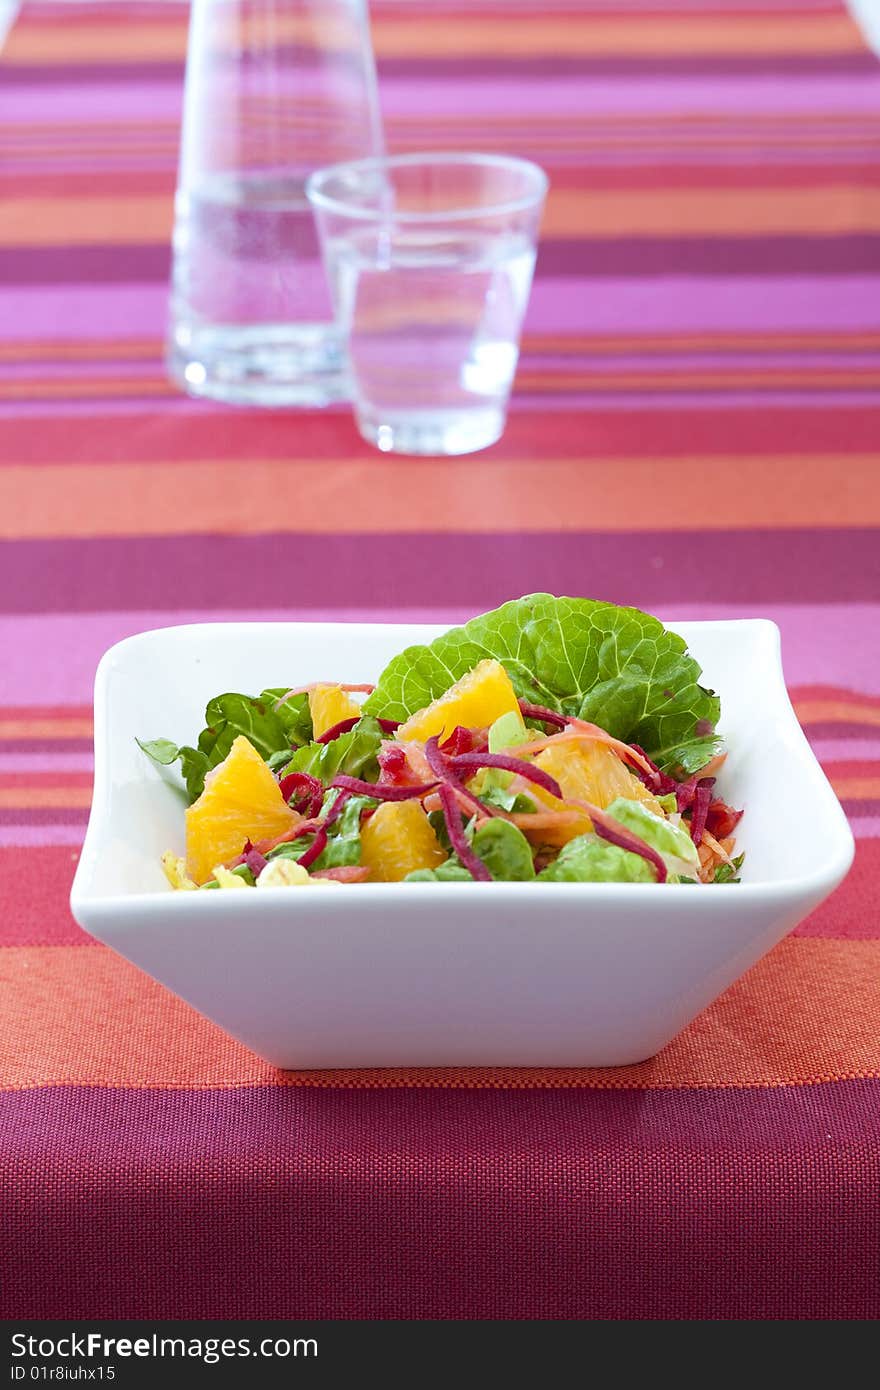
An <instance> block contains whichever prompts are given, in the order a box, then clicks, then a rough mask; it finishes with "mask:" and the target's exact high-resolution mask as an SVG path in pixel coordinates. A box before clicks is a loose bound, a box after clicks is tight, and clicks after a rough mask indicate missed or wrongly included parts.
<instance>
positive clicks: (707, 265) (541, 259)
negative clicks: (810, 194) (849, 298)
mask: <svg viewBox="0 0 880 1390" xmlns="http://www.w3.org/2000/svg"><path fill="white" fill-rule="evenodd" d="M170 261H171V255H170V248H169V247H168V245H167V244H166V243H165V242H154V243H145V244H143V245H134V244H131V245H128V244H127V245H118V246H117V245H111V244H109V243H108V244H107V245H94V246H74V247H66V246H39V247H7V248H4V249H2V250H0V283H7V284H12V285H24V284H43V285H49V284H53V285H54V284H60V283H76V282H83V281H90V280H93V281H96V282H98V283H103V284H112V283H117V282H130V281H132V280H137V281H140V282H141V283H149V282H151V281H156V280H160V281H162V282H163V283H164V282H165V281H167V279H168V274H169V270H170ZM866 272H867V273H871V274H877V273H880V236H875V235H869V234H853V235H847V236H821V237H820V236H797V235H791V236H766V237H765V236H759V237H752V236H741V237H652V236H645V237H639V236H626V237H614V238H603V237H596V238H585V239H583V240H570V241H567V240H559V241H555V240H554V241H549V240H548V241H544V242H543V244H542V246H541V249H540V253H539V256H538V267H537V275H538V277H539V280H540V278H541V277H544V278H558V277H575V276H584V277H595V276H618V275H633V276H639V277H642V276H646V275H666V274H673V275H675V274H687V275H689V276H697V275H714V276H720V277H722V278H726V277H728V276H734V275H785V274H787V275H805V274H824V275H829V274H834V275H856V274H862V273H866Z"/></svg>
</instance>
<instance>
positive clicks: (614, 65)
mask: <svg viewBox="0 0 880 1390" xmlns="http://www.w3.org/2000/svg"><path fill="white" fill-rule="evenodd" d="M301 54H302V58H303V59H307V58H308V57H309V56H310V54H313V50H309V49H304V50H301ZM183 68H184V65H183V59H182V58H181V59H179V60H175V59H167V60H160V59H157V60H155V61H146V62H142V63H118V64H116V65H113V64H109V63H100V62H91V63H76V64H72V63H65V64H64V65H63V66H61V68H60V71H59V67H58V66H56V65H54V64H40V63H21V64H14V65H13V64H10V65H9V66H8V67H7V68H6V69H5V71H4V79H3V80H4V84H5V85H6V86H7V87H16V88H19V89H20V88H22V87H33V86H44V87H49V88H51V87H52V86H53V85H54V84H55V83H57V82H58V80H59V78H60V79H61V80H62V81H63V82H64V84H65V85H66V86H69V87H76V86H80V85H82V86H96V85H101V86H109V85H119V86H123V87H126V86H128V85H129V84H130V83H138V84H146V83H150V84H160V85H161V84H171V83H175V82H182V80H183ZM378 68H379V80H380V82H381V83H383V84H386V85H387V84H389V83H392V82H397V81H400V80H403V81H411V80H412V79H413V78H415V77H419V78H422V79H424V80H425V81H438V80H443V81H446V82H452V83H455V84H456V85H457V84H458V83H460V82H461V81H469V82H476V81H480V82H484V81H487V80H489V79H493V80H495V79H501V80H505V79H507V80H511V79H513V80H516V79H524V78H528V79H530V80H535V79H537V80H543V81H548V80H550V81H556V80H558V79H559V78H561V77H565V78H572V77H600V78H606V79H607V78H634V77H650V78H663V79H667V80H668V79H670V78H674V77H693V76H695V75H697V76H705V77H709V76H711V75H713V74H715V75H717V76H718V77H752V76H761V75H763V74H768V73H772V74H774V75H775V76H778V77H782V76H785V77H810V76H814V77H838V76H844V75H855V74H866V75H873V74H874V72H875V69H876V60H875V59H874V57H873V55H872V54H871V53H870V52H868V51H867V50H865V52H863V53H797V54H791V55H789V54H784V53H766V54H765V53H733V54H729V55H725V54H711V55H703V54H699V55H694V54H681V53H674V54H669V55H664V56H663V57H661V58H652V57H648V56H645V55H639V56H631V57H630V56H627V55H626V54H613V55H609V56H607V57H590V56H589V55H580V54H576V55H568V54H565V53H558V54H553V55H544V54H539V55H536V56H529V55H525V56H521V55H517V54H509V55H501V56H496V55H493V54H491V53H486V54H483V55H482V56H480V57H471V56H463V57H462V56H457V57H448V58H433V57H430V56H423V55H421V54H418V53H414V54H412V55H407V56H406V57H405V58H380V60H379V63H378Z"/></svg>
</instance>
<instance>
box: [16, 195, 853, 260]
mask: <svg viewBox="0 0 880 1390" xmlns="http://www.w3.org/2000/svg"><path fill="white" fill-rule="evenodd" d="M171 221H172V204H171V198H170V197H168V196H166V195H165V194H162V195H152V196H143V197H130V198H129V197H122V198H120V197H94V198H70V197H64V196H59V197H58V198H48V197H42V198H17V199H9V200H8V201H7V203H6V206H5V209H4V216H3V222H2V226H0V245H3V246H17V245H31V246H55V245H66V246H67V245H84V244H102V243H104V242H107V241H112V242H113V243H114V244H125V243H132V242H136V243H142V242H145V241H167V240H168V238H169V237H170V235H171ZM878 229H880V188H865V187H856V186H852V187H851V186H849V185H847V184H839V185H828V186H824V187H820V188H776V189H772V188H760V189H748V188H711V187H701V188H696V189H693V188H684V189H682V188H675V189H672V188H662V189H651V190H642V189H632V190H623V191H617V190H614V191H607V190H603V191H595V190H594V191H589V192H588V191H582V190H578V189H568V188H559V189H556V190H555V191H551V194H550V196H549V198H548V201H547V210H546V213H545V216H544V222H543V225H542V234H543V235H544V236H545V237H571V236H577V237H586V238H590V237H607V236H639V235H641V236H644V235H651V236H667V235H681V234H687V235H689V236H697V235H700V234H708V233H729V234H734V235H736V234H742V235H771V234H774V233H784V232H798V233H799V234H800V235H806V234H808V233H816V234H823V235H833V234H835V233H840V232H859V231H866V232H872V231H877V230H878Z"/></svg>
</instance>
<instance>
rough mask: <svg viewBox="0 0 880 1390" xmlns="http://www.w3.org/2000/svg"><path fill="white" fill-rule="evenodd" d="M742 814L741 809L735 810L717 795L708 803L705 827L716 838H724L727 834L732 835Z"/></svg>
mask: <svg viewBox="0 0 880 1390" xmlns="http://www.w3.org/2000/svg"><path fill="white" fill-rule="evenodd" d="M742 815H743V813H742V811H735V810H734V809H733V807H732V806H728V804H727V802H726V801H722V800H721V798H720V797H717V798H716V799H715V801H713V802H711V803H710V805H709V811H708V813H707V816H706V829H707V830H708V832H709V834H710V835H713V836H714V837H715V839H716V840H726V839H727V837H728V835H732V834H733V832H734V830H735V829H736V827H737V826H738V825H739V823H740V821H741V820H742Z"/></svg>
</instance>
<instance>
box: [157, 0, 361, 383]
mask: <svg viewBox="0 0 880 1390" xmlns="http://www.w3.org/2000/svg"><path fill="white" fill-rule="evenodd" d="M381 152H382V135H381V123H380V117H379V108H378V100H377V92H376V74H375V65H374V60H373V51H372V45H371V42H370V31H369V17H368V13H367V5H366V0H193V3H192V13H191V19H190V31H189V45H188V49H187V64H186V86H185V93H184V110H183V132H182V139H181V153H180V169H179V175H178V186H177V197H176V200H175V224H174V239H173V270H172V285H171V313H170V324H169V334H168V352H167V361H168V370H169V373H170V375H171V377H172V379H173V380H174V381H176V382H178V383H179V384H180V386H182V387H183V388H184V390H186V391H188V392H190V393H191V394H193V395H198V396H209V397H211V398H212V399H214V400H220V401H226V402H231V403H236V404H242V405H264V406H321V405H326V404H329V403H330V402H332V401H337V400H341V399H344V398H346V396H347V395H348V388H347V382H346V372H345V356H344V351H343V344H342V339H341V335H340V333H339V331H338V330H337V328H336V326H335V324H334V321H333V310H332V306H331V300H330V292H329V289H328V286H327V282H326V279H325V276H324V272H323V269H322V265H321V256H320V250H319V246H318V238H317V231H316V228H315V223H314V219H313V215H312V212H311V211H310V208H309V205H308V202H307V201H306V197H305V193H304V184H305V180H306V178H307V177H308V175H309V174H310V173H312V171H313V170H315V169H317V168H319V167H320V166H322V165H326V164H331V163H335V162H337V161H338V160H343V159H351V158H360V157H362V156H365V155H370V154H375V153H381Z"/></svg>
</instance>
